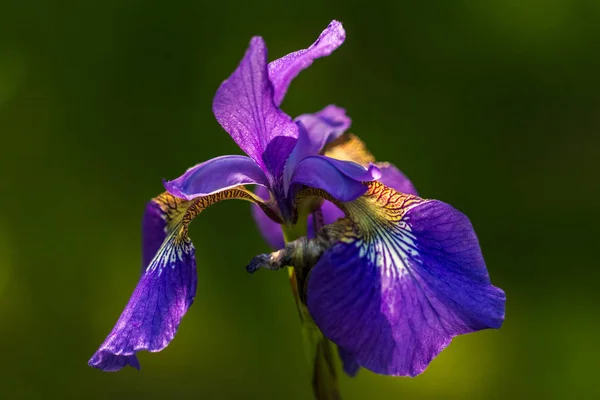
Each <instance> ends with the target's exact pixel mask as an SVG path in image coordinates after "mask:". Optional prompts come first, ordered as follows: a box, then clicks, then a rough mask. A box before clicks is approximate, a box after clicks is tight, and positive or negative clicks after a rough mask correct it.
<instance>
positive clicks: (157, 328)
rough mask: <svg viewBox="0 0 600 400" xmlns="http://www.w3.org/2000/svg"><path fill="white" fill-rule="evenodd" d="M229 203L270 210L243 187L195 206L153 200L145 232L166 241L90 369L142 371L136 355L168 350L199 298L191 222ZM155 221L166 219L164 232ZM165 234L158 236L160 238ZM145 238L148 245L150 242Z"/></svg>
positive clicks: (152, 240) (198, 200)
mask: <svg viewBox="0 0 600 400" xmlns="http://www.w3.org/2000/svg"><path fill="white" fill-rule="evenodd" d="M228 199H240V200H246V201H252V202H257V203H259V204H260V205H261V206H262V207H264V208H265V211H266V212H268V213H269V212H270V211H269V209H268V205H267V204H266V203H264V202H262V201H261V199H259V198H258V197H256V196H255V195H254V194H252V193H251V192H248V191H247V190H246V189H244V188H243V187H237V188H232V189H228V190H224V191H221V192H218V193H215V194H213V195H210V196H205V197H198V198H196V199H194V200H192V201H187V200H183V199H180V198H178V197H175V196H173V195H171V194H170V193H168V192H165V193H163V194H162V195H160V196H158V197H156V198H155V199H153V200H152V207H150V206H149V207H148V209H149V214H147V215H150V216H151V217H148V221H150V222H151V223H149V224H144V226H145V228H148V229H158V230H160V231H164V229H166V234H165V239H164V241H163V243H162V244H161V245H160V247H159V249H158V250H157V251H156V254H155V255H154V256H153V258H152V260H151V261H150V262H149V264H148V267H147V268H146V269H145V271H144V273H143V275H142V277H141V278H140V281H139V283H138V284H137V286H136V288H135V290H134V292H133V294H132V296H131V298H130V300H129V302H128V303H127V306H126V307H125V310H124V311H123V313H122V314H121V317H120V318H119V320H118V321H117V323H116V324H115V326H114V328H113V330H112V331H111V333H110V334H109V335H108V337H107V338H106V339H105V341H104V343H102V345H101V346H100V348H99V349H98V351H96V353H95V354H94V355H93V356H92V358H91V359H90V361H89V362H88V364H89V365H90V366H92V367H96V368H99V369H102V370H104V371H118V370H120V369H121V368H123V367H124V366H127V365H130V366H132V367H135V368H138V369H139V363H138V360H137V358H136V353H137V352H138V351H141V350H147V351H151V352H156V351H160V350H162V349H164V348H165V347H166V346H167V345H168V344H169V342H170V341H171V340H172V339H173V337H174V336H175V333H176V331H177V328H178V326H179V323H180V322H181V319H182V318H183V316H184V315H185V313H186V312H187V310H188V308H189V307H190V306H191V305H192V303H193V301H194V297H195V294H196V280H197V278H196V261H195V257H194V253H195V250H194V246H193V244H192V242H191V240H190V238H189V237H188V234H187V233H188V226H189V224H190V222H191V221H192V220H193V219H194V218H195V217H196V216H197V215H198V214H200V213H201V212H202V211H203V210H205V209H206V208H207V207H209V206H210V205H212V204H214V203H216V202H219V201H222V200H228ZM155 216H159V217H161V218H162V219H163V220H164V221H165V224H164V226H161V225H160V224H158V223H155V222H158V220H157V219H155V218H154V217H155ZM158 236H160V233H157V236H156V237H158ZM146 238H150V239H148V241H146ZM144 242H145V243H144V244H145V245H146V244H147V248H145V251H144V253H145V254H144V257H148V256H147V254H146V252H150V251H151V249H152V248H153V247H154V246H155V237H154V236H146V237H145V239H144Z"/></svg>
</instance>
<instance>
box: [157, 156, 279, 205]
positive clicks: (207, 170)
mask: <svg viewBox="0 0 600 400" xmlns="http://www.w3.org/2000/svg"><path fill="white" fill-rule="evenodd" d="M239 185H261V186H268V185H269V182H268V180H267V177H266V176H265V174H264V172H263V171H262V169H261V168H260V167H259V166H258V165H257V164H256V163H255V162H254V161H253V160H252V159H251V158H249V157H245V156H221V157H216V158H213V159H211V160H208V161H205V162H203V163H201V164H198V165H196V166H195V167H192V168H190V169H188V170H187V171H186V172H185V173H184V174H183V175H181V176H180V177H179V178H177V179H174V180H172V181H169V182H165V189H167V190H168V191H169V193H171V194H172V195H174V196H177V197H180V198H182V199H186V200H192V199H194V198H196V197H200V196H208V195H211V194H213V193H216V192H219V191H222V190H225V189H229V188H232V187H235V186H239Z"/></svg>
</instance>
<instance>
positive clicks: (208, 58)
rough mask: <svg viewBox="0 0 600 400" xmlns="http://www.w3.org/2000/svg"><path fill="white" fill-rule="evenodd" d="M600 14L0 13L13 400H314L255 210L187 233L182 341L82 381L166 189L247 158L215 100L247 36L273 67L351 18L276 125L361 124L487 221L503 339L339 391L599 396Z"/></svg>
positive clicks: (472, 343) (5, 375)
mask: <svg viewBox="0 0 600 400" xmlns="http://www.w3.org/2000/svg"><path fill="white" fill-rule="evenodd" d="M598 3H599V2H598V1H592V0H562V1H558V0H552V1H542V0H533V1H517V0H514V1H512V0H511V1H502V0H494V1H468V0H461V1H454V2H450V1H439V2H419V1H388V2H364V1H352V0H350V1H338V2H322V1H317V0H306V1H304V2H302V3H293V2H281V1H280V2H263V3H259V2H244V3H241V2H240V3H239V4H238V3H236V2H235V1H229V2H203V1H197V0H194V1H191V0H184V1H179V2H176V3H175V2H152V1H141V0H130V1H92V0H87V1H86V0H82V1H62V0H57V1H52V2H50V1H43V0H30V1H17V0H4V1H2V2H0V182H1V189H0V221H1V225H0V230H1V233H0V235H1V237H0V253H2V254H0V280H1V282H3V283H0V286H1V288H0V318H1V321H0V322H1V326H2V329H0V354H1V355H2V363H0V382H1V383H2V392H1V393H2V394H1V395H0V397H2V398H7V399H19V398H26V399H29V398H34V399H37V398H40V399H50V398H64V399H70V398H75V399H80V398H85V399H89V400H93V399H107V398H110V399H115V400H117V399H137V398H143V399H148V400H149V399H172V398H173V399H177V398H182V399H183V398H185V399H188V398H200V399H211V400H212V399H261V400H268V399H289V400H296V399H298V400H301V399H302V400H305V399H310V396H311V388H310V384H309V383H308V382H309V381H310V377H309V372H308V369H307V368H306V362H305V360H304V354H303V346H302V340H301V335H300V326H299V323H298V316H297V313H296V310H295V307H296V306H295V304H294V300H293V298H292V296H291V295H290V289H289V284H288V277H287V274H286V273H284V272H280V273H270V272H268V271H260V272H258V273H257V274H255V275H253V276H249V275H248V274H247V273H246V272H245V271H244V266H245V265H246V264H247V262H248V261H249V260H250V259H251V258H252V257H254V256H255V255H256V254H259V253H264V252H267V251H269V249H268V248H267V246H266V245H265V244H264V242H263V241H262V240H261V238H260V236H259V235H258V233H257V231H256V228H255V227H254V225H253V221H252V219H251V217H250V213H249V207H248V204H246V203H244V202H223V203H222V204H217V205H216V206H214V207H211V208H210V209H209V210H208V211H207V212H205V213H202V215H201V216H200V217H199V218H198V219H197V220H195V221H194V223H193V224H192V226H191V232H190V233H191V237H192V239H193V241H194V244H195V246H196V249H197V258H198V270H199V280H198V293H197V296H196V300H195V303H194V305H193V307H192V308H191V310H190V312H189V313H188V315H187V316H186V317H185V319H184V320H183V323H182V324H181V326H180V329H179V332H178V334H177V337H176V339H175V340H174V341H173V342H172V343H171V345H170V346H169V347H168V348H167V349H166V350H165V351H163V352H161V353H157V354H149V353H144V354H141V355H140V361H141V364H142V371H141V372H137V371H134V370H131V369H128V370H124V371H121V372H119V373H102V372H100V371H97V370H94V369H92V368H89V367H88V366H87V364H86V363H87V360H88V359H89V357H90V356H91V355H92V354H93V352H94V351H95V350H96V348H97V346H98V345H99V344H100V343H101V342H102V341H103V340H104V338H105V336H106V335H107V334H108V333H109V332H110V330H111V328H112V326H113V324H114V323H115V321H116V320H117V318H118V316H119V313H120V312H121V310H122V308H123V307H124V306H125V304H126V303H127V300H128V298H129V296H130V294H131V292H132V291H133V288H134V286H135V284H136V282H137V279H138V277H139V273H140V265H139V264H140V218H141V215H142V211H143V208H144V206H145V204H146V201H148V200H149V199H150V198H151V197H153V196H155V195H157V194H158V193H160V192H161V191H162V190H163V187H162V185H161V179H162V178H169V179H170V178H175V177H177V176H179V175H180V174H181V173H183V172H184V171H185V170H186V169H187V168H189V167H191V166H192V165H194V164H196V163H199V162H202V161H204V160H207V159H209V158H211V157H215V156H218V155H222V154H239V153H240V150H239V149H238V148H237V147H236V146H235V144H234V143H233V142H232V141H231V139H230V138H229V137H228V136H227V134H226V133H224V132H223V130H222V129H221V127H220V126H219V125H218V123H217V122H216V121H215V119H214V117H213V115H212V112H211V101H212V96H213V95H214V92H215V90H216V89H217V87H218V85H219V84H220V83H221V82H222V81H223V80H224V79H225V78H226V77H227V76H228V75H229V74H230V73H231V72H232V71H233V69H234V68H235V66H236V64H237V63H238V62H239V60H240V58H241V57H242V55H243V52H244V50H245V46H246V45H247V43H248V42H249V40H250V38H251V36H252V35H257V34H260V35H262V36H264V37H265V40H266V42H267V44H268V46H269V54H270V55H269V57H270V58H271V59H273V58H275V57H278V56H281V55H284V54H286V53H287V52H290V51H293V50H297V49H299V48H301V47H303V46H307V45H309V44H310V43H311V41H312V40H314V39H315V38H316V37H317V35H318V34H319V33H320V32H321V30H322V29H323V28H324V27H325V26H326V25H327V23H328V22H329V21H330V20H331V19H333V18H337V19H339V20H341V21H342V22H343V23H344V25H345V27H346V28H347V32H348V35H347V41H346V44H345V45H344V46H343V47H342V48H341V49H339V50H338V51H336V52H335V53H334V54H333V55H332V56H331V57H328V58H327V59H324V60H318V61H316V62H315V63H314V65H313V66H312V67H311V68H310V70H308V71H306V72H304V73H302V74H301V75H300V76H299V77H298V79H297V80H296V81H295V82H294V83H293V85H292V87H291V88H290V90H289V92H288V96H287V98H286V100H285V102H284V104H283V109H284V110H285V111H286V112H288V113H289V114H290V115H292V116H296V115H299V114H301V113H306V112H313V111H317V110H319V109H321V108H322V107H324V106H325V105H327V104H330V103H335V104H338V105H340V106H343V107H345V108H346V109H347V112H348V115H349V116H351V117H352V120H353V124H352V129H351V131H352V132H354V133H356V134H358V135H359V136H360V137H361V138H362V139H364V140H365V142H366V143H367V145H368V147H369V149H370V150H371V151H372V153H373V154H374V155H375V156H376V157H377V158H378V159H379V160H382V161H391V162H394V163H395V164H396V165H397V166H398V167H399V168H400V169H401V170H403V172H405V173H406V174H407V175H408V176H409V177H410V178H411V179H412V180H413V182H414V183H415V185H416V187H417V189H418V190H419V192H420V193H421V194H422V195H423V196H424V197H427V198H437V199H441V200H444V201H446V202H449V203H451V204H452V205H454V206H455V207H457V208H458V209H459V210H461V211H463V212H464V213H466V214H467V215H468V216H469V217H470V219H471V221H472V223H473V225H474V227H475V229H476V231H477V234H478V237H479V240H480V243H481V245H482V248H483V253H484V256H485V258H486V262H487V265H488V268H489V272H490V275H491V278H492V281H493V282H494V283H495V284H496V285H498V286H500V287H502V288H503V289H504V290H505V291H506V294H507V299H508V302H507V311H506V316H507V318H506V322H505V324H504V326H503V328H502V329H501V330H499V331H487V332H479V333H475V334H471V335H466V336H464V337H460V338H457V339H456V340H454V342H453V343H452V344H451V345H450V346H449V347H448V348H447V349H446V350H444V352H443V353H442V354H441V355H440V356H439V357H438V358H436V359H435V360H434V361H433V362H432V363H431V365H430V367H429V368H428V369H427V371H426V372H425V373H424V374H422V375H421V376H419V377H417V378H415V379H409V378H393V377H383V376H377V375H375V374H372V373H370V372H368V371H364V370H363V371H361V372H360V373H359V375H358V377H357V378H355V379H349V378H347V377H345V376H340V387H341V391H342V394H343V396H344V400H361V399H375V400H379V399H382V400H387V399H407V400H408V399H410V400H414V399H438V398H444V399H495V398H499V399H504V398H521V397H523V396H525V397H526V398H527V397H535V398H538V397H539V398H543V399H571V398H574V399H588V398H590V399H592V398H600V385H598V378H597V365H596V364H597V360H598V359H599V358H600V349H599V348H598V346H597V345H596V342H597V338H598V333H599V332H600V322H599V321H600V319H599V318H598V306H597V304H600V301H599V299H598V281H600V268H598V254H597V253H598V252H597V251H596V249H597V241H598V238H599V237H600V229H599V228H598V222H597V220H598V218H597V216H598V215H599V214H600V202H598V198H599V196H600V185H598V184H597V181H598V177H597V175H598V171H600V167H599V165H598V160H599V157H598V149H600V135H599V134H598V133H599V132H600V119H599V117H598V115H599V110H600V79H599V78H598V76H599V75H598V71H600V57H599V56H598V54H600V45H599V39H598V38H600V6H599V5H598ZM7 247H8V250H6V248H7Z"/></svg>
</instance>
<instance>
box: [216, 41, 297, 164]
mask: <svg viewBox="0 0 600 400" xmlns="http://www.w3.org/2000/svg"><path fill="white" fill-rule="evenodd" d="M213 112H214V114H215V117H216V118H217V121H219V123H220V124H221V126H222V127H223V129H225V131H227V132H228V133H229V135H231V137H232V138H233V140H234V141H235V142H236V143H237V145H238V146H240V148H241V149H242V150H244V151H245V152H246V154H248V155H249V156H250V157H251V158H252V159H253V160H254V161H256V163H257V164H258V165H259V166H260V167H261V168H262V169H263V170H264V171H265V172H267V167H266V165H265V162H264V161H263V153H264V151H265V150H266V148H267V146H268V144H269V142H270V141H271V140H272V139H273V138H275V137H278V136H289V137H294V138H295V137H297V136H298V132H297V128H296V124H294V122H293V121H292V119H291V118H290V117H289V116H288V115H287V114H285V113H284V112H283V111H281V110H280V109H279V108H278V107H277V106H276V105H275V103H274V102H273V87H272V85H271V82H270V81H269V77H268V74H267V48H266V46H265V43H264V41H263V39H262V38H261V37H254V38H252V40H251V41H250V45H249V47H248V50H246V54H245V55H244V58H243V59H242V61H241V62H240V64H239V66H238V67H237V69H236V70H235V71H234V72H233V74H231V76H230V77H229V78H228V79H227V80H225V81H224V82H223V83H222V84H221V86H220V87H219V89H218V90H217V93H216V95H215V98H214V100H213ZM290 150H291V149H290Z"/></svg>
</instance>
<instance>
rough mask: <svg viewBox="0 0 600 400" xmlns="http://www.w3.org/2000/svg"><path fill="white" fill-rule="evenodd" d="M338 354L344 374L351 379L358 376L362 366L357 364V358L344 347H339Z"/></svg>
mask: <svg viewBox="0 0 600 400" xmlns="http://www.w3.org/2000/svg"><path fill="white" fill-rule="evenodd" d="M337 348H338V354H339V356H340V359H341V360H342V367H343V368H344V372H345V373H346V375H348V376H349V377H355V376H356V374H358V370H359V369H360V365H358V363H357V362H356V358H355V357H354V356H353V355H352V354H351V353H350V352H349V351H348V350H345V349H344V348H343V347H340V346H338V347H337Z"/></svg>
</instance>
